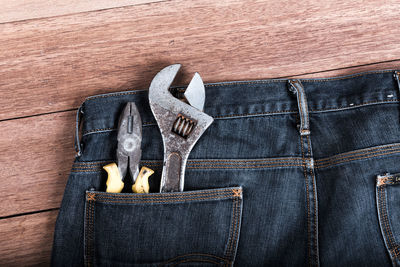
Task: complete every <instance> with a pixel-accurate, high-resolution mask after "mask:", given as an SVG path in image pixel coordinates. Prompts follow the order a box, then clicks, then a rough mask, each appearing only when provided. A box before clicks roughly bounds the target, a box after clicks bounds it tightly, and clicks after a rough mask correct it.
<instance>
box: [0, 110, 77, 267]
mask: <svg viewBox="0 0 400 267" xmlns="http://www.w3.org/2000/svg"><path fill="white" fill-rule="evenodd" d="M74 116H75V112H74V111H69V112H61V113H56V114H48V115H42V116H36V117H30V118H23V119H17V120H9V121H2V122H0V128H1V131H0V151H1V157H0V161H1V166H2V167H1V168H0V177H2V185H1V187H0V217H3V216H9V215H13V214H19V213H24V212H32V211H36V210H44V209H51V208H57V207H59V205H60V202H61V198H62V196H63V191H64V187H65V183H66V180H67V176H68V173H69V171H70V169H71V166H72V163H73V158H74V149H73V135H74V125H75V123H74ZM0 254H1V253H0ZM0 265H1V264H0Z"/></svg>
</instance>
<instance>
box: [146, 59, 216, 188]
mask: <svg viewBox="0 0 400 267" xmlns="http://www.w3.org/2000/svg"><path fill="white" fill-rule="evenodd" d="M180 67H181V65H180V64H174V65H171V66H168V67H166V68H164V69H162V70H161V71H160V72H159V73H157V75H156V76H155V77H154V79H153V80H152V82H151V84H150V88H149V103H150V108H151V111H152V112H153V115H154V117H155V119H156V121H157V123H158V126H159V128H160V132H161V135H162V139H163V145H164V163H163V170H162V176H161V185H160V192H174V191H183V187H184V179H185V167H186V162H187V159H188V157H189V153H190V151H191V150H192V148H193V146H194V145H195V144H196V142H197V140H199V138H200V137H201V135H202V134H203V133H204V131H205V130H206V129H207V128H208V127H209V126H210V125H211V123H212V122H213V120H214V119H213V118H212V117H211V116H209V115H207V114H206V113H204V112H203V111H202V109H203V106H204V99H205V97H204V96H205V89H204V84H203V81H202V80H201V78H200V75H199V74H198V73H196V74H195V75H194V77H193V79H192V81H191V82H190V84H189V86H188V88H187V89H186V92H185V97H186V100H187V101H188V102H189V104H188V103H185V102H183V101H182V100H179V99H178V98H175V97H174V96H173V95H172V94H171V92H170V91H169V87H170V86H171V83H172V81H173V80H174V78H175V76H176V74H177V73H178V71H179V69H180Z"/></svg>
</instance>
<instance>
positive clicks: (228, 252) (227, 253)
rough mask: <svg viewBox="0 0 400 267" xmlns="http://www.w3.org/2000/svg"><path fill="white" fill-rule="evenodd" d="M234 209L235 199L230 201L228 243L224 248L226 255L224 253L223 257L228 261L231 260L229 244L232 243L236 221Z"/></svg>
mask: <svg viewBox="0 0 400 267" xmlns="http://www.w3.org/2000/svg"><path fill="white" fill-rule="evenodd" d="M235 213H236V209H235V199H232V215H231V217H232V219H231V226H230V228H229V236H228V243H227V246H226V253H225V257H226V258H228V259H229V260H230V259H231V255H230V254H231V242H232V236H233V234H234V232H235V226H234V225H235V223H236V222H235V220H236V216H235Z"/></svg>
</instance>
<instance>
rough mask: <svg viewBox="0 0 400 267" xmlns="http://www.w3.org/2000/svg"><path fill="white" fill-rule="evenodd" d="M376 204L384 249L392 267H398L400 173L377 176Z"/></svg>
mask: <svg viewBox="0 0 400 267" xmlns="http://www.w3.org/2000/svg"><path fill="white" fill-rule="evenodd" d="M376 203H377V209H378V217H379V224H380V228H381V232H382V235H383V239H384V241H385V246H386V249H387V251H388V253H389V255H390V258H391V260H392V263H393V266H400V246H399V244H400V243H399V241H400V173H398V174H389V173H387V174H385V175H378V177H377V180H376Z"/></svg>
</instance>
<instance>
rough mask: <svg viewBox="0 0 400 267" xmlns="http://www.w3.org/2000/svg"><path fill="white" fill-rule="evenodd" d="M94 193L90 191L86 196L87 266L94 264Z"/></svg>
mask: <svg viewBox="0 0 400 267" xmlns="http://www.w3.org/2000/svg"><path fill="white" fill-rule="evenodd" d="M94 195H95V194H94V193H88V194H87V198H86V222H87V224H86V228H85V241H86V244H85V249H86V251H85V266H92V264H93V257H94V251H93V248H94V246H93V236H94V235H93V231H94V204H95V198H94Z"/></svg>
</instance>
